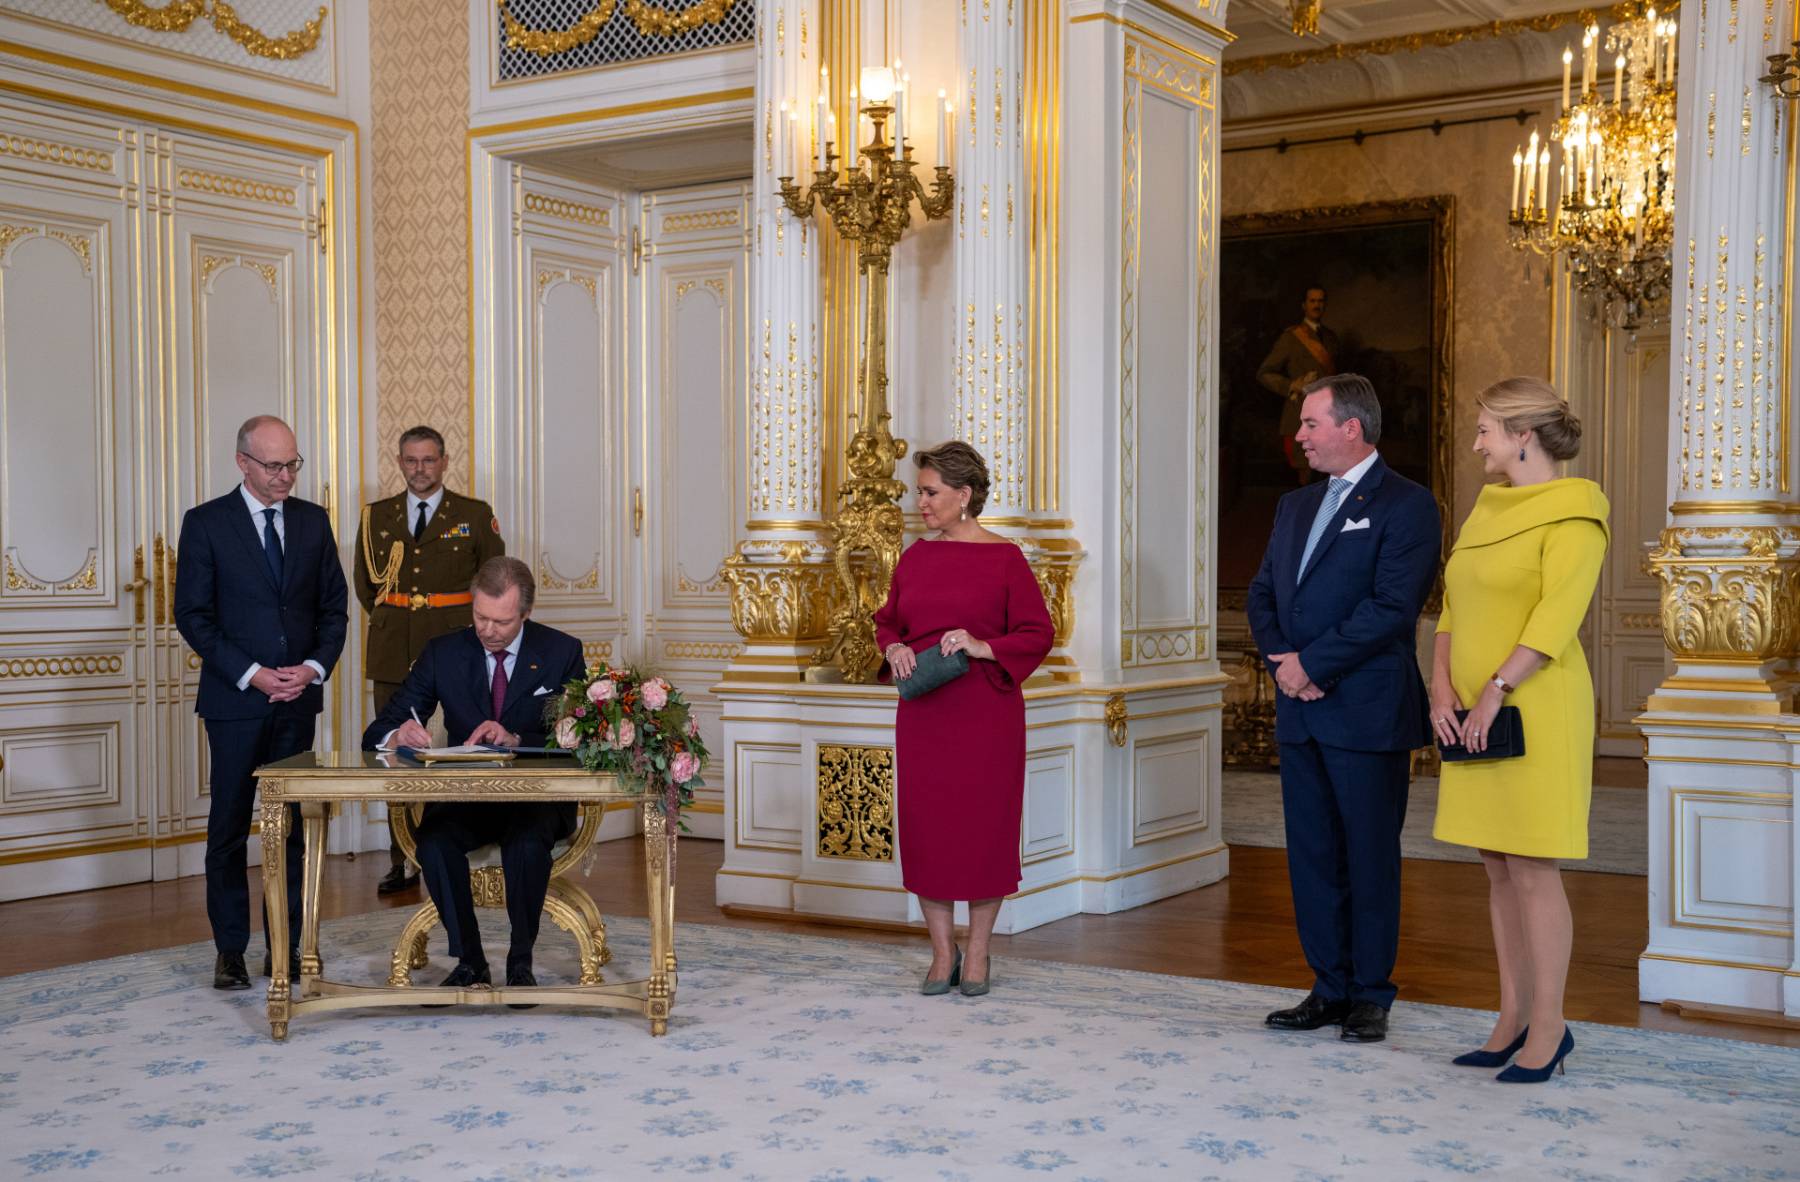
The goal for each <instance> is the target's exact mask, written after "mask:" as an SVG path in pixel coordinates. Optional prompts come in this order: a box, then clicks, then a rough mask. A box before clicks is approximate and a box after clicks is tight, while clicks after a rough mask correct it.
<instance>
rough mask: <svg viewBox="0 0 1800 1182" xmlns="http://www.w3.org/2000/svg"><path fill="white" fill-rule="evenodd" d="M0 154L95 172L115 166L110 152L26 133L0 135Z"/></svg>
mask: <svg viewBox="0 0 1800 1182" xmlns="http://www.w3.org/2000/svg"><path fill="white" fill-rule="evenodd" d="M0 156H17V157H19V158H20V159H21V160H35V161H37V162H39V163H40V164H66V165H68V166H69V167H71V168H86V169H89V170H91V171H93V172H111V171H112V167H113V158H112V153H110V152H100V151H96V150H95V149H93V148H78V147H76V146H75V145H73V144H59V143H55V142H54V141H51V140H39V139H32V138H31V137H30V136H24V135H0Z"/></svg>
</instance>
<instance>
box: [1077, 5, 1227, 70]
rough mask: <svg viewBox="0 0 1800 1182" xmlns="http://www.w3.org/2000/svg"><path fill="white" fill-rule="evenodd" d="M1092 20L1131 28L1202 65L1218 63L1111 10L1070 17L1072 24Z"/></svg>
mask: <svg viewBox="0 0 1800 1182" xmlns="http://www.w3.org/2000/svg"><path fill="white" fill-rule="evenodd" d="M1090 21H1105V22H1106V23H1107V24H1109V25H1117V26H1118V27H1119V28H1121V29H1129V30H1130V31H1131V32H1133V33H1136V34H1137V35H1138V36H1140V37H1142V38H1144V40H1146V41H1154V42H1155V43H1156V44H1158V45H1160V46H1162V47H1163V48H1164V49H1167V50H1170V51H1172V52H1174V53H1179V54H1180V55H1181V56H1183V57H1186V58H1192V59H1193V60H1194V61H1195V62H1198V63H1199V64H1200V65H1203V66H1214V65H1217V64H1218V63H1217V62H1216V61H1214V60H1213V59H1212V58H1210V57H1207V56H1206V55H1205V54H1203V53H1201V52H1199V51H1198V50H1196V49H1195V48H1194V47H1193V46H1191V45H1183V44H1182V43H1181V42H1179V41H1171V40H1169V39H1168V38H1167V37H1165V36H1163V35H1162V34H1161V33H1158V32H1157V31H1156V30H1155V29H1152V28H1148V27H1146V26H1144V25H1140V24H1138V23H1137V22H1136V21H1134V20H1126V19H1125V18H1124V17H1122V16H1114V15H1113V14H1112V13H1110V12H1090V13H1087V14H1085V15H1083V16H1072V17H1070V18H1069V23H1070V24H1071V25H1085V24H1087V23H1088V22H1090Z"/></svg>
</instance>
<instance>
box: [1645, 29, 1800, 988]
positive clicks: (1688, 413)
mask: <svg viewBox="0 0 1800 1182" xmlns="http://www.w3.org/2000/svg"><path fill="white" fill-rule="evenodd" d="M1797 13H1800V6H1797V5H1796V4H1795V3H1794V2H1793V0H1742V2H1740V3H1731V4H1725V3H1719V2H1717V0H1714V3H1711V4H1704V3H1702V4H1695V3H1687V4H1683V5H1682V6H1681V14H1680V15H1681V30H1680V40H1679V56H1680V100H1679V104H1680V105H1679V109H1678V112H1677V120H1678V126H1679V128H1680V138H1679V140H1678V141H1677V152H1678V155H1677V159H1676V202H1675V210H1676V213H1675V244H1674V251H1675V258H1674V260H1673V261H1674V282H1673V285H1672V286H1673V288H1674V291H1673V295H1672V298H1671V309H1670V314H1671V320H1672V328H1673V344H1674V357H1673V359H1672V361H1671V375H1670V376H1671V382H1670V390H1671V397H1670V409H1669V436H1668V439H1669V442H1668V449H1669V460H1668V465H1669V467H1668V483H1669V500H1670V507H1669V524H1668V526H1667V528H1665V529H1664V530H1663V531H1662V536H1661V538H1660V539H1659V541H1658V542H1657V544H1656V546H1655V548H1654V549H1653V550H1652V551H1651V553H1650V556H1649V559H1648V562H1649V565H1650V568H1651V569H1652V570H1653V571H1654V572H1655V574H1656V575H1657V577H1658V579H1659V580H1660V582H1661V584H1662V627H1663V639H1664V642H1665V643H1666V644H1667V646H1668V648H1669V651H1670V652H1671V653H1672V654H1673V656H1674V664H1675V668H1674V672H1673V674H1672V675H1670V676H1669V677H1667V678H1666V679H1665V680H1664V681H1663V683H1662V685H1661V686H1660V687H1659V688H1658V689H1657V691H1656V692H1655V693H1654V694H1652V695H1651V696H1650V702H1649V709H1648V710H1647V711H1646V712H1645V713H1644V715H1643V716H1642V717H1641V718H1639V719H1638V725H1639V726H1640V728H1641V729H1642V731H1643V734H1644V747H1645V760H1646V762H1647V764H1648V767H1649V791H1648V797H1649V799H1648V805H1649V807H1648V809H1647V813H1648V816H1649V941H1648V944H1647V946H1646V947H1645V949H1644V951H1643V953H1642V955H1640V956H1639V958H1638V996H1639V998H1640V999H1642V1000H1644V1001H1651V1002H1661V1001H1667V1000H1671V999H1678V1000H1680V1001H1682V1002H1684V1003H1686V1004H1685V1005H1684V1007H1683V1009H1684V1012H1689V1010H1690V1008H1691V1010H1692V1011H1693V1012H1700V1013H1704V1012H1705V1011H1706V1010H1707V1009H1708V1008H1709V1007H1720V1006H1729V1007H1747V1008H1751V1009H1759V1010H1771V1011H1783V1012H1785V1013H1786V1014H1788V1015H1789V1016H1794V1017H1800V956H1797V955H1796V942H1795V940H1794V917H1795V915H1796V914H1797V913H1800V877H1796V875H1795V873H1794V869H1795V865H1796V863H1797V862H1800V844H1797V843H1796V842H1795V841H1794V838H1793V836H1792V834H1793V830H1794V825H1793V807H1794V791H1795V785H1796V781H1797V780H1800V771H1797V770H1796V769H1800V714H1797V713H1796V711H1795V689H1796V686H1797V685H1800V678H1797V677H1796V672H1795V664H1794V658H1795V656H1796V654H1797V650H1800V635H1797V634H1796V621H1797V620H1800V598H1797V597H1800V557H1797V555H1796V551H1797V550H1800V487H1797V484H1800V482H1797V481H1796V477H1795V464H1796V456H1795V439H1794V422H1793V395H1794V392H1795V383H1796V379H1797V378H1800V374H1797V373H1796V367H1795V356H1796V350H1795V343H1794V295H1795V293H1794V290H1793V281H1794V278H1795V266H1796V262H1797V261H1800V260H1797V259H1796V241H1795V229H1796V224H1795V209H1794V205H1793V202H1794V198H1795V184H1796V177H1795V166H1796V135H1795V131H1796V129H1795V121H1796V119H1797V118H1800V104H1796V103H1795V102H1793V101H1791V100H1787V99H1783V98H1780V97H1778V96H1777V95H1776V94H1775V92H1774V90H1773V89H1772V88H1771V87H1770V86H1769V85H1768V84H1766V83H1765V82H1763V81H1762V80H1761V79H1762V76H1763V75H1764V74H1766V73H1768V70H1769V67H1768V65H1767V59H1768V57H1769V56H1770V55H1775V54H1780V53H1781V52H1782V51H1783V50H1784V49H1785V48H1786V47H1787V45H1788V44H1789V43H1790V42H1791V41H1792V40H1793V39H1794V38H1795V37H1796V36H1800V31H1797V30H1796V29H1795V22H1796V15H1797ZM1615 544H1626V543H1625V542H1624V541H1623V539H1621V540H1620V541H1619V542H1616V543H1615Z"/></svg>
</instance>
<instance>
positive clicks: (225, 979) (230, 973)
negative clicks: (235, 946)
mask: <svg viewBox="0 0 1800 1182" xmlns="http://www.w3.org/2000/svg"><path fill="white" fill-rule="evenodd" d="M213 988H214V989H248V988H250V970H249V969H247V968H245V967H244V954H243V953H241V952H221V953H219V955H218V956H217V957H216V958H215V959H214V960H213Z"/></svg>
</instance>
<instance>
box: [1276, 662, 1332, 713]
mask: <svg viewBox="0 0 1800 1182" xmlns="http://www.w3.org/2000/svg"><path fill="white" fill-rule="evenodd" d="M1269 660H1271V661H1274V662H1275V684H1276V686H1278V687H1279V688H1280V690H1281V692H1282V693H1284V694H1286V695H1287V696H1288V697H1290V698H1299V699H1300V700H1301V701H1302V702H1316V701H1318V700H1319V699H1320V698H1322V697H1324V696H1325V691H1324V690H1322V689H1320V688H1319V687H1318V686H1316V685H1314V684H1313V682H1312V678H1311V677H1310V676H1308V674H1307V672H1306V669H1305V667H1304V666H1302V665H1301V664H1300V654H1299V653H1270V654H1269Z"/></svg>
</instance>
